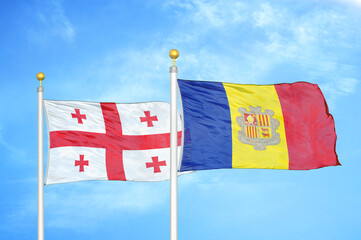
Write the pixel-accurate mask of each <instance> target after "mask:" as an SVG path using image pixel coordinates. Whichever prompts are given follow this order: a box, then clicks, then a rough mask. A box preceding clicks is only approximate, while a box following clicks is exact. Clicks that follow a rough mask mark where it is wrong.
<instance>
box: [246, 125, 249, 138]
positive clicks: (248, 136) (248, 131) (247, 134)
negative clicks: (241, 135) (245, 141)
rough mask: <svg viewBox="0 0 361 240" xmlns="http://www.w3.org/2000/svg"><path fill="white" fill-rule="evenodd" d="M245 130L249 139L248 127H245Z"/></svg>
mask: <svg viewBox="0 0 361 240" xmlns="http://www.w3.org/2000/svg"><path fill="white" fill-rule="evenodd" d="M246 129H247V137H249V130H248V126H246Z"/></svg>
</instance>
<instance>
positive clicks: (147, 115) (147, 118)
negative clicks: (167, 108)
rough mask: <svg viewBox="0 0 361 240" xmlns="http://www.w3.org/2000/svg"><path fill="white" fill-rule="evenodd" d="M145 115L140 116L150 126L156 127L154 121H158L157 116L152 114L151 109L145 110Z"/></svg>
mask: <svg viewBox="0 0 361 240" xmlns="http://www.w3.org/2000/svg"><path fill="white" fill-rule="evenodd" d="M144 114H145V117H140V121H141V122H147V123H148V127H154V125H153V121H158V118H157V116H150V111H144Z"/></svg>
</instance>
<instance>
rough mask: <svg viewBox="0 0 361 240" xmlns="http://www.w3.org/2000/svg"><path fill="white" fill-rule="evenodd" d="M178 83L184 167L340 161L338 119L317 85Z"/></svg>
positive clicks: (295, 166)
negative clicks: (182, 127) (336, 125)
mask: <svg viewBox="0 0 361 240" xmlns="http://www.w3.org/2000/svg"><path fill="white" fill-rule="evenodd" d="M178 85H179V89H180V94H181V101H182V107H183V121H184V131H183V132H184V146H183V157H182V165H181V171H194V170H206V169H218V168H268V169H289V170H308V169H315V168H321V167H326V166H335V165H340V163H339V161H338V157H337V154H336V151H335V144H336V132H335V125H334V120H333V117H332V115H331V114H330V113H329V111H328V107H327V103H326V101H325V99H324V97H323V94H322V92H321V90H320V89H319V87H318V86H317V85H316V84H310V83H307V82H297V83H293V84H275V85H241V84H231V83H222V82H206V81H188V80H178Z"/></svg>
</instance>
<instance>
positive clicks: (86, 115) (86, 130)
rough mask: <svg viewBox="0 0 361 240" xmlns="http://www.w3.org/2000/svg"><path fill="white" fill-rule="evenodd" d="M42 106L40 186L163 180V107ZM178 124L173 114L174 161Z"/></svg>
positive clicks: (166, 112) (166, 127)
mask: <svg viewBox="0 0 361 240" xmlns="http://www.w3.org/2000/svg"><path fill="white" fill-rule="evenodd" d="M44 105H45V113H46V118H47V126H48V134H49V137H48V139H49V151H48V167H47V173H46V180H45V184H46V185H49V184H54V183H65V182H75V181H84V180H121V181H162V180H167V179H169V176H170V171H169V169H170V151H169V149H170V140H169V139H170V133H169V131H170V118H169V116H170V106H169V104H168V103H165V102H147V103H133V104H116V103H95V102H79V101H50V100H44ZM180 122H181V120H180V116H179V114H178V129H179V130H178V161H179V159H180V157H179V156H180V152H181V147H180V145H181V131H180V129H181V124H180ZM178 166H180V163H179V162H178Z"/></svg>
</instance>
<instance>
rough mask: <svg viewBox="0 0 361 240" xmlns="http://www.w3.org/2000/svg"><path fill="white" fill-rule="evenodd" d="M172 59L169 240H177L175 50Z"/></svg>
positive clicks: (177, 54)
mask: <svg viewBox="0 0 361 240" xmlns="http://www.w3.org/2000/svg"><path fill="white" fill-rule="evenodd" d="M169 56H170V57H171V58H172V59H173V66H171V67H170V70H169V72H170V240H177V239H178V199H177V198H178V196H177V191H178V190H177V177H178V167H177V73H178V68H177V67H176V66H175V59H176V58H177V57H178V56H179V52H178V51H177V50H176V49H172V50H170V52H169Z"/></svg>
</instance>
